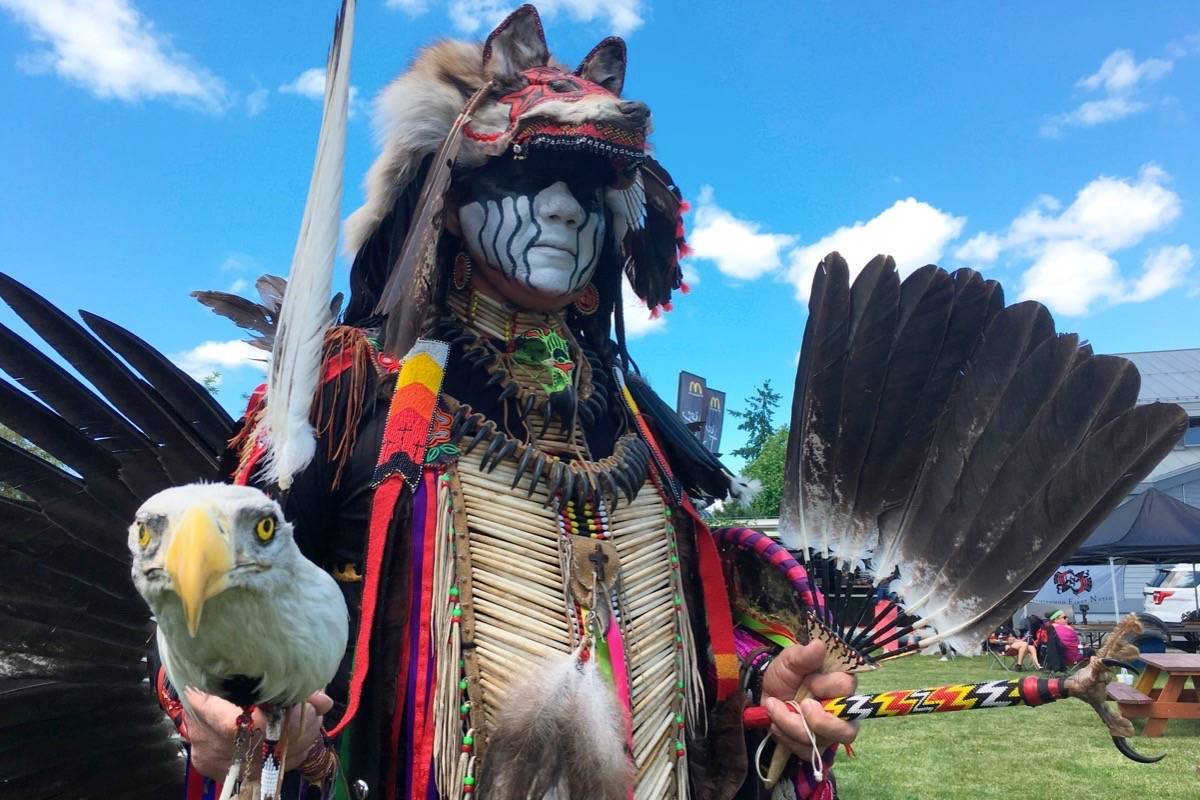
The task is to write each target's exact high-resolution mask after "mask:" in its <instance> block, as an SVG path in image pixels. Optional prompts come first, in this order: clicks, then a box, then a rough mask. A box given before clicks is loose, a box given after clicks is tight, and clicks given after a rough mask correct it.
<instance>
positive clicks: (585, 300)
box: [575, 283, 600, 317]
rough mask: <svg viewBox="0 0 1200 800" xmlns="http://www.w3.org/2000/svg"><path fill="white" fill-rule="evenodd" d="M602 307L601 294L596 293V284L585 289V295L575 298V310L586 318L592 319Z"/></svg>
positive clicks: (590, 284)
mask: <svg viewBox="0 0 1200 800" xmlns="http://www.w3.org/2000/svg"><path fill="white" fill-rule="evenodd" d="M599 307H600V292H598V291H596V286H595V284H592V283H589V284H588V285H587V286H586V287H584V289H583V293H582V294H581V295H579V297H577V298H575V310H576V311H578V312H579V313H580V314H583V315H584V316H588V317H590V316H591V315H592V314H595V313H596V309H598V308H599Z"/></svg>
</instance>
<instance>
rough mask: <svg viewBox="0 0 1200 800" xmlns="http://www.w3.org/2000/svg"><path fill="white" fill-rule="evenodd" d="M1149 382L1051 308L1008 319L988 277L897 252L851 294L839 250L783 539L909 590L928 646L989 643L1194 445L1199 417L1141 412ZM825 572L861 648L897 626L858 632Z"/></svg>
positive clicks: (852, 285) (793, 450) (820, 292)
mask: <svg viewBox="0 0 1200 800" xmlns="http://www.w3.org/2000/svg"><path fill="white" fill-rule="evenodd" d="M1139 386H1140V377H1139V375H1138V372H1137V369H1136V368H1135V367H1134V366H1133V364H1131V363H1130V362H1129V361H1127V360H1125V359H1123V358H1117V357H1113V356H1105V355H1096V354H1095V353H1093V352H1092V348H1091V346H1090V345H1088V344H1087V343H1084V342H1080V341H1079V338H1078V337H1077V336H1076V335H1074V334H1064V333H1059V332H1057V331H1056V330H1055V325H1054V320H1053V318H1052V317H1051V315H1050V313H1049V311H1047V310H1046V308H1045V307H1044V306H1042V305H1041V304H1039V303H1035V302H1031V301H1026V302H1020V303H1016V304H1014V305H1010V306H1005V304H1004V293H1003V290H1002V289H1001V287H1000V285H999V284H998V283H997V282H995V281H992V280H985V279H984V278H983V277H982V276H981V275H979V273H977V272H975V271H973V270H969V269H960V270H958V271H956V272H953V273H948V272H946V271H945V270H942V269H940V268H938V267H935V266H927V267H923V268H921V269H919V270H917V271H915V272H913V273H912V274H910V275H909V276H908V277H907V278H905V279H904V280H901V278H900V276H899V273H898V272H897V270H896V265H895V262H894V261H892V259H891V258H885V257H883V256H879V257H877V258H875V259H874V260H872V261H871V262H870V263H869V264H867V265H866V266H865V267H864V268H863V269H862V271H861V272H860V273H859V274H858V276H857V278H856V279H855V280H854V281H853V282H851V280H850V270H849V267H848V265H847V264H846V262H845V260H844V259H842V257H841V256H840V255H838V254H837V253H832V254H830V255H829V256H828V257H826V258H825V260H824V261H822V262H821V264H820V266H819V267H818V269H817V271H816V275H815V278H814V280H813V287H812V293H811V295H810V300H809V314H808V321H807V324H806V327H805V331H804V343H803V347H802V349H801V355H800V365H799V368H798V371H797V375H796V390H795V397H794V400H793V406H792V421H791V429H790V439H789V443H788V461H787V471H786V481H785V487H784V499H783V508H782V510H781V512H780V530H781V533H782V534H783V537H784V540H785V542H787V543H788V544H789V546H793V547H796V548H798V549H801V550H803V551H804V552H805V553H806V554H807V553H808V552H812V553H814V554H816V555H817V556H818V557H821V558H819V559H818V560H819V561H822V562H823V564H825V565H828V564H829V563H830V562H833V563H836V564H840V565H841V567H842V569H841V572H842V573H843V574H844V573H847V572H849V571H851V570H852V569H854V568H856V567H860V568H863V569H864V571H865V572H866V573H867V574H868V575H870V576H871V577H872V578H873V579H874V580H875V581H876V582H877V583H880V584H883V583H888V582H889V581H890V582H891V583H890V587H889V588H890V589H892V590H893V591H896V592H898V593H899V594H900V595H901V604H902V606H903V607H904V609H905V610H906V611H907V612H908V613H909V614H910V615H911V617H910V623H911V624H912V625H913V626H914V627H915V629H916V632H917V633H918V634H920V635H921V637H922V638H923V639H924V641H925V643H927V644H931V643H933V642H934V641H940V640H948V641H950V643H951V644H954V645H955V646H956V647H959V648H964V647H965V648H973V647H977V646H978V643H979V642H981V641H982V640H983V639H984V638H985V637H986V636H987V634H988V633H989V632H990V631H991V630H992V629H994V628H995V627H996V626H997V625H999V624H1000V623H1001V622H1002V621H1003V620H1004V619H1005V618H1006V617H1009V616H1011V615H1012V613H1013V611H1015V609H1016V608H1017V607H1018V606H1020V605H1021V604H1022V603H1024V602H1027V600H1028V597H1029V596H1031V594H1032V592H1034V591H1036V589H1037V587H1039V586H1040V585H1041V584H1042V583H1043V582H1044V581H1045V580H1046V579H1047V578H1048V577H1049V575H1050V573H1051V572H1052V571H1053V569H1054V567H1055V566H1057V565H1058V564H1059V563H1060V562H1061V560H1062V559H1063V558H1065V557H1066V556H1068V555H1069V554H1070V553H1071V552H1072V551H1073V550H1074V549H1075V548H1076V547H1078V546H1079V544H1080V543H1082V541H1083V540H1084V539H1085V538H1086V537H1087V535H1088V534H1089V533H1090V532H1091V531H1092V530H1093V529H1094V528H1095V527H1096V525H1097V524H1099V523H1100V522H1101V521H1102V520H1103V519H1104V517H1105V516H1106V515H1107V514H1108V513H1109V512H1111V511H1112V509H1114V508H1115V507H1116V506H1117V505H1118V504H1119V503H1120V501H1121V500H1122V499H1123V498H1124V497H1125V496H1126V494H1127V493H1128V492H1129V490H1130V489H1132V488H1133V487H1134V486H1135V485H1136V484H1137V483H1138V481H1140V480H1141V479H1142V478H1143V477H1144V476H1145V475H1146V474H1147V473H1148V472H1149V470H1150V469H1152V468H1153V466H1154V465H1155V464H1157V463H1158V462H1159V461H1160V460H1161V459H1162V457H1163V456H1164V455H1166V453H1167V452H1168V451H1169V450H1170V449H1171V447H1172V446H1174V444H1175V443H1176V442H1177V441H1179V437H1180V436H1181V435H1182V433H1183V430H1184V428H1185V427H1186V425H1187V415H1186V414H1185V413H1184V411H1183V410H1182V409H1181V408H1179V407H1178V406H1176V405H1171V404H1162V403H1150V404H1144V405H1138V404H1137V399H1138V389H1139ZM826 556H827V558H824V557H826ZM823 569H825V570H826V578H827V579H826V580H825V581H824V583H825V584H826V591H827V593H829V592H832V593H833V594H835V595H836V594H839V593H840V594H841V595H842V596H841V597H840V598H834V599H833V601H832V602H831V603H830V609H831V612H830V613H831V614H832V617H834V618H832V619H830V620H828V621H829V622H831V623H832V624H834V625H835V627H837V629H838V630H839V631H840V632H841V633H842V634H843V635H853V632H854V631H855V630H856V629H859V628H861V629H862V630H865V631H872V630H876V629H878V630H891V627H892V626H890V625H888V626H882V625H880V626H877V625H875V624H874V623H873V622H872V618H867V617H866V615H864V614H860V615H858V617H857V619H854V618H851V616H850V615H848V614H847V613H846V609H847V608H848V603H847V600H848V596H849V587H850V585H851V583H850V581H847V580H839V579H838V578H837V576H836V575H830V574H829V569H828V567H823ZM829 578H832V580H829ZM839 587H840V588H839ZM864 610H865V609H864ZM889 612H891V609H890V608H889V609H885V610H884V612H883V613H885V614H886V613H889ZM828 615H829V614H827V616H828ZM864 623H865V626H864ZM935 632H936V635H935ZM858 644H861V645H863V646H864V649H866V650H869V649H870V647H871V646H872V645H873V644H874V645H877V644H879V642H872V641H871V640H870V637H869V636H868V637H867V638H865V639H864V638H863V637H862V636H859V637H858Z"/></svg>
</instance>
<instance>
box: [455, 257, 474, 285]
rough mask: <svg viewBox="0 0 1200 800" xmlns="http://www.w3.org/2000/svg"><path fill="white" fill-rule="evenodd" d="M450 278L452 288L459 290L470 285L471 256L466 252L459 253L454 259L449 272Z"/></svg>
mask: <svg viewBox="0 0 1200 800" xmlns="http://www.w3.org/2000/svg"><path fill="white" fill-rule="evenodd" d="M451 278H452V280H453V281H454V288H455V289H458V290H459V291H460V292H461V291H462V290H463V289H466V288H467V286H469V285H470V283H471V257H470V256H468V255H467V254H466V253H459V254H458V256H457V257H456V258H455V259H454V271H453V272H452V273H451Z"/></svg>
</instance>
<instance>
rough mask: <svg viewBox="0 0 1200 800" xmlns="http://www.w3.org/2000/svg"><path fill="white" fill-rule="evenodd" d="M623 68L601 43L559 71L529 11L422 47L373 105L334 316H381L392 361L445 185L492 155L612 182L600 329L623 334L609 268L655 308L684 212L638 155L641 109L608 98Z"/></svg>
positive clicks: (675, 283) (644, 111)
mask: <svg viewBox="0 0 1200 800" xmlns="http://www.w3.org/2000/svg"><path fill="white" fill-rule="evenodd" d="M625 63H626V53H625V43H624V42H623V41H622V40H621V39H619V38H616V37H609V38H607V39H604V40H603V41H601V42H600V43H599V44H598V45H596V47H595V48H593V49H592V51H591V52H590V53H588V55H587V56H586V57H585V58H584V59H583V61H582V62H581V63H580V64H579V66H578V67H577V68H576V69H574V70H570V69H568V68H566V67H564V66H562V65H561V64H559V63H558V62H557V61H555V60H554V59H553V58H552V57H551V55H550V51H549V49H548V48H547V46H546V40H545V36H544V34H543V31H542V25H541V21H540V19H539V17H538V13H537V10H536V9H534V8H533V6H530V5H526V6H522V7H521V8H519V9H517V10H516V11H515V12H513V14H512V15H510V16H509V17H508V19H506V20H505V21H504V22H502V23H501V24H500V26H499V27H498V28H496V30H495V31H493V32H492V34H491V35H490V36H489V37H488V38H487V40H486V41H485V42H484V43H482V44H472V43H467V42H460V41H443V42H439V43H437V44H434V45H432V46H431V47H428V48H426V49H425V50H424V51H422V52H421V53H420V55H418V57H417V58H416V60H415V61H414V62H413V65H412V66H411V67H410V68H409V70H408V71H407V72H405V73H404V74H403V75H401V76H400V77H398V78H396V79H395V80H394V81H393V82H392V83H391V85H389V86H388V87H387V88H386V89H385V90H384V91H383V92H382V93H381V94H380V95H379V97H378V99H377V100H376V103H375V116H376V125H377V129H378V135H379V141H380V145H381V148H382V152H381V153H380V155H379V157H378V158H377V159H376V161H375V163H374V164H373V165H372V166H371V169H370V171H369V172H368V174H367V178H366V194H367V198H366V202H365V203H364V204H363V206H362V207H361V208H360V209H358V210H357V211H355V212H354V214H352V215H351V217H350V218H349V220H348V221H347V223H346V246H347V248H348V249H349V251H351V252H352V253H353V254H354V255H355V261H354V267H353V269H352V273H351V290H352V296H351V300H350V304H349V306H348V308H347V311H346V321H347V322H349V323H351V324H362V323H364V322H366V321H368V320H371V319H375V320H382V319H385V318H386V320H387V323H386V327H385V343H386V346H387V348H388V349H389V350H391V351H393V352H404V351H405V350H406V349H407V346H408V345H409V344H410V343H411V342H412V340H413V339H415V337H416V336H417V335H419V329H420V326H421V322H422V320H423V319H424V318H425V317H426V315H427V313H428V310H429V308H430V307H431V300H432V299H433V292H434V291H435V289H436V286H437V272H438V265H439V258H438V253H437V249H438V241H439V240H440V236H441V211H442V204H443V202H444V200H445V198H446V196H447V193H449V192H451V191H452V187H453V185H454V184H455V182H456V181H458V180H459V179H461V178H463V177H464V176H465V175H469V174H470V173H471V172H473V171H474V170H477V169H479V168H480V167H482V166H484V165H485V164H487V163H489V162H490V161H492V160H494V159H500V158H511V159H515V160H522V159H525V158H530V157H547V156H549V155H550V154H553V157H555V158H564V159H585V158H586V159H591V160H592V161H593V162H594V163H595V164H596V169H604V170H607V171H608V172H609V173H610V175H611V177H610V179H609V181H608V190H607V194H606V197H607V203H606V205H607V207H608V211H609V213H610V215H611V219H612V224H611V225H610V226H608V229H609V230H610V231H611V232H612V233H611V234H610V239H611V241H610V242H609V243H608V246H607V247H606V250H605V261H606V263H602V264H601V267H600V270H599V271H598V278H597V282H598V289H599V290H600V295H601V308H602V310H603V311H605V312H606V313H605V314H604V316H603V319H604V321H605V325H606V327H607V322H608V319H609V315H611V314H615V316H616V334H617V337H618V340H620V339H622V338H623V332H622V330H623V323H622V320H621V286H620V281H621V277H620V276H621V275H622V273H623V274H624V275H626V276H628V279H629V281H630V283H631V285H632V287H633V289H634V291H635V292H636V293H637V295H638V297H640V298H641V299H642V301H644V302H645V303H646V305H647V307H648V308H650V309H656V308H658V307H660V306H666V305H668V304H669V303H670V299H671V293H672V291H673V290H675V289H678V288H680V287H681V282H682V275H681V272H680V269H679V256H680V253H681V250H682V249H683V248H684V247H685V245H684V242H683V228H682V223H681V220H680V214H681V211H682V210H683V203H682V200H681V199H680V195H679V191H678V189H676V187H675V185H674V183H673V181H672V179H671V177H670V175H668V174H667V172H666V171H665V170H663V169H662V167H660V166H659V165H658V164H657V163H656V162H655V161H654V160H653V159H652V158H650V157H649V156H648V154H647V151H646V140H647V136H648V134H649V132H650V110H649V109H648V108H647V107H646V105H645V104H643V103H640V102H636V101H629V100H624V99H622V98H621V96H620V95H621V90H622V88H623V85H624V81H625ZM600 283H604V285H603V286H601V285H599V284H600Z"/></svg>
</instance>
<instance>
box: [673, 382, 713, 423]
mask: <svg viewBox="0 0 1200 800" xmlns="http://www.w3.org/2000/svg"><path fill="white" fill-rule="evenodd" d="M706 388H707V387H706V386H705V385H704V378H701V377H700V376H699V375H693V374H692V373H690V372H680V373H679V400H678V401H677V402H676V403H675V411H676V412H677V413H678V414H679V416H680V417H682V418H683V421H684V422H686V423H688V426H689V427H690V428H691V429H692V431H693V432H694V433H695V434H696V438H700V430H701V424H702V423H703V422H704V415H705V411H706V410H707V408H708V406H707V404H706V403H705V401H704V390H705V389H706ZM692 423H697V424H692Z"/></svg>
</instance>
